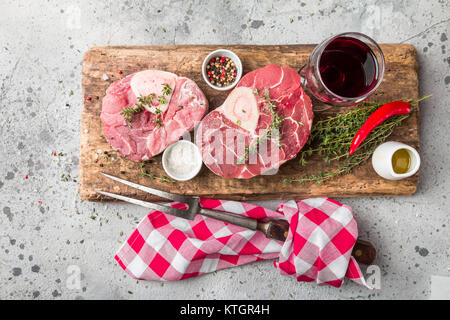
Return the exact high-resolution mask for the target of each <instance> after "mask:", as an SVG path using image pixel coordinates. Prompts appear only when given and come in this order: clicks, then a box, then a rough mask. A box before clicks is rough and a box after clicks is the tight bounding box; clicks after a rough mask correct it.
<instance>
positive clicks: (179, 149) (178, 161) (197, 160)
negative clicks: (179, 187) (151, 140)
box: [162, 140, 203, 181]
mask: <svg viewBox="0 0 450 320" xmlns="http://www.w3.org/2000/svg"><path fill="white" fill-rule="evenodd" d="M202 164H203V162H202V156H201V154H200V150H199V149H198V147H197V146H196V145H195V144H194V143H192V142H190V141H188V140H179V141H177V142H175V143H173V144H171V145H170V146H168V147H167V148H166V150H164V152H163V155H162V165H163V168H164V170H165V171H166V173H167V175H168V176H169V177H171V178H172V179H175V180H178V181H187V180H191V179H192V178H194V177H195V176H196V175H197V174H198V173H199V172H200V169H201V168H202Z"/></svg>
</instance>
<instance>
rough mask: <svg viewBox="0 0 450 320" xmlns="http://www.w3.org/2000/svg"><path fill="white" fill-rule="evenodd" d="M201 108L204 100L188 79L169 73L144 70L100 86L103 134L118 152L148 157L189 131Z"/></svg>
mask: <svg viewBox="0 0 450 320" xmlns="http://www.w3.org/2000/svg"><path fill="white" fill-rule="evenodd" d="M207 109H208V101H207V99H206V97H205V95H204V94H203V92H202V91H201V89H200V88H199V87H198V86H197V84H196V83H195V82H194V81H192V80H190V79H188V78H185V77H179V76H177V75H176V74H173V73H170V72H165V71H160V70H145V71H141V72H137V73H133V74H131V75H129V76H127V77H125V78H123V79H121V80H118V81H116V82H114V83H112V84H111V86H110V87H109V88H108V89H107V90H106V96H105V97H104V98H103V102H102V113H101V119H102V121H103V124H104V126H103V132H104V135H105V138H106V139H107V140H108V141H109V143H110V144H111V146H112V147H113V148H114V149H116V150H117V151H118V152H119V153H120V155H121V156H123V157H126V158H127V159H129V160H133V161H143V160H148V159H149V158H151V157H153V156H155V155H157V154H159V153H161V152H162V151H163V150H164V149H165V148H166V147H167V146H169V145H170V144H172V143H174V142H176V141H177V140H179V139H180V137H181V136H182V135H183V134H185V133H186V132H188V131H190V130H192V129H193V128H194V125H195V124H196V123H197V122H199V121H200V120H201V118H202V117H203V115H204V114H205V112H206V110H207Z"/></svg>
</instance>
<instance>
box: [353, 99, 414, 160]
mask: <svg viewBox="0 0 450 320" xmlns="http://www.w3.org/2000/svg"><path fill="white" fill-rule="evenodd" d="M410 112H411V105H410V104H409V103H408V102H404V101H393V102H389V103H386V104H385V105H382V106H381V107H379V108H378V109H377V110H375V112H374V113H372V114H371V115H370V117H369V118H368V119H367V120H366V122H364V124H363V125H362V126H361V128H360V129H359V130H358V132H357V133H356V135H355V137H354V138H353V141H352V144H351V145H350V150H349V152H348V154H349V155H352V154H353V153H354V152H355V150H356V149H357V148H358V147H359V145H360V144H361V143H362V142H363V141H364V139H366V138H367V136H368V135H369V134H370V133H371V132H372V130H373V129H375V128H376V127H377V126H378V125H379V124H381V123H382V122H384V121H385V120H386V119H388V118H390V117H392V116H395V115H398V114H408V113H410Z"/></svg>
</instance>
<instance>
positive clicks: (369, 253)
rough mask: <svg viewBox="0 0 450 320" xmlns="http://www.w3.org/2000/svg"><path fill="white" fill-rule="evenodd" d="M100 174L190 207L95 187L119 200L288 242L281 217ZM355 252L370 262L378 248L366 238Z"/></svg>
mask: <svg viewBox="0 0 450 320" xmlns="http://www.w3.org/2000/svg"><path fill="white" fill-rule="evenodd" d="M100 174H101V175H103V176H105V177H107V178H109V179H112V180H114V181H117V182H120V183H123V184H125V185H127V186H130V187H133V188H135V189H138V190H141V191H144V192H147V193H150V194H153V195H155V196H158V197H161V198H164V199H169V200H172V201H176V202H181V203H184V204H186V205H187V206H188V209H187V210H182V209H177V208H172V207H170V206H167V205H163V204H157V203H152V202H148V201H143V200H138V199H134V198H129V197H125V196H122V195H119V194H115V193H111V192H106V191H100V190H95V192H97V193H99V194H102V195H105V196H108V197H111V198H115V199H118V200H122V201H125V202H129V203H133V204H137V205H140V206H141V207H145V208H149V209H153V210H158V211H161V212H164V213H167V214H170V215H173V216H176V217H180V218H184V219H188V220H194V218H195V216H196V215H197V214H201V215H202V216H205V217H210V218H213V219H216V220H220V221H224V222H228V223H231V224H234V225H236V226H240V227H243V228H246V229H250V230H255V231H256V230H259V231H261V232H263V233H264V235H265V236H266V237H267V238H270V239H274V240H278V241H285V240H286V238H287V235H288V232H289V223H288V222H287V221H286V220H281V219H271V220H266V221H259V220H256V219H252V218H247V217H242V216H239V215H236V214H232V213H228V212H222V211H216V210H210V209H205V208H202V207H200V204H199V197H188V196H182V195H179V194H173V193H169V192H165V191H161V190H157V189H153V188H150V187H146V186H143V185H140V184H137V183H134V182H131V181H127V180H124V179H121V178H118V177H115V176H112V175H110V174H107V173H103V172H100ZM352 255H353V256H354V257H355V259H356V260H357V261H358V262H360V263H364V264H371V263H372V261H373V260H374V259H375V255H376V251H375V248H374V247H373V245H372V244H371V243H369V242H367V241H363V240H359V239H358V240H356V244H355V246H354V248H353V252H352Z"/></svg>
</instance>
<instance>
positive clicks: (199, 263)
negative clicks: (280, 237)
mask: <svg viewBox="0 0 450 320" xmlns="http://www.w3.org/2000/svg"><path fill="white" fill-rule="evenodd" d="M200 204H201V206H202V207H204V208H208V209H214V210H219V211H226V212H230V213H234V214H240V215H243V216H247V217H251V218H256V219H264V218H285V219H287V220H288V221H289V222H290V231H289V235H288V238H287V240H286V242H284V243H282V242H279V241H275V240H270V239H267V238H266V237H265V236H264V234H263V233H262V232H259V231H251V230H248V229H245V228H242V227H238V226H234V225H231V224H228V223H225V222H221V221H218V220H215V219H211V218H207V217H203V216H201V215H197V216H196V217H195V219H194V220H193V221H189V220H186V219H182V218H177V217H173V216H171V215H167V214H164V213H162V212H159V211H154V210H153V211H151V212H150V213H149V214H148V215H147V216H146V217H145V218H144V219H143V220H142V221H141V222H140V224H139V225H138V227H137V229H136V230H135V231H134V232H133V234H132V235H131V236H130V238H129V239H128V240H127V242H126V243H124V245H123V246H122V247H121V248H120V249H119V251H118V252H117V254H116V256H115V259H116V260H117V262H118V263H119V264H120V266H121V267H122V268H123V269H124V270H125V271H126V272H127V273H128V274H129V275H130V276H132V277H133V278H136V279H141V280H160V281H171V280H182V279H186V278H190V277H196V276H199V275H202V274H205V273H208V272H213V271H216V270H220V269H224V268H229V267H234V266H237V265H242V264H246V263H249V262H254V261H259V260H265V259H275V258H278V261H275V262H274V265H275V267H276V268H278V269H279V270H280V272H281V274H284V275H295V276H296V278H297V280H298V281H315V282H316V283H317V284H319V285H322V284H329V285H332V286H335V287H339V286H340V285H341V284H342V281H343V278H344V276H346V277H347V278H350V279H352V280H354V281H356V282H357V283H359V284H362V285H364V286H366V287H369V288H370V286H368V285H367V284H366V282H365V280H364V277H363V275H362V273H361V270H360V269H359V266H358V263H357V262H356V261H355V260H354V258H353V257H351V252H352V248H353V245H354V244H355V240H356V238H357V236H358V230H357V225H356V221H355V219H354V217H353V215H352V212H351V208H350V207H348V206H345V205H342V204H340V203H338V202H336V201H333V200H331V199H325V198H315V199H308V200H304V201H293V200H292V201H289V202H286V203H284V204H281V205H280V206H279V207H278V209H277V211H272V210H269V209H266V208H262V207H258V206H256V205H252V204H248V203H241V202H236V201H226V200H212V199H201V200H200ZM171 205H172V206H174V207H177V208H184V206H185V205H184V204H180V203H172V204H171Z"/></svg>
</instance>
